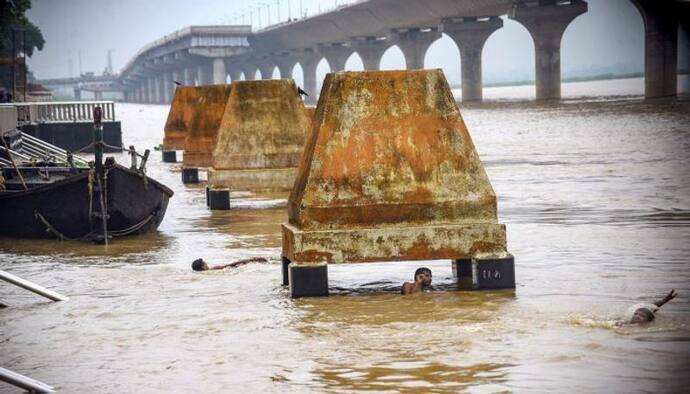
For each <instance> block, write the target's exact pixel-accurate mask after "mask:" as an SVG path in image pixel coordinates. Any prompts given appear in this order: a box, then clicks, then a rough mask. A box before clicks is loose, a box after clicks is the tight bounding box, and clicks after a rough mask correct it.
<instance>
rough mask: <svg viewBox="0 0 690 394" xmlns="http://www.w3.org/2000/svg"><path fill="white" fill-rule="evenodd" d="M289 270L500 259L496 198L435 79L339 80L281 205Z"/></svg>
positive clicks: (325, 92)
mask: <svg viewBox="0 0 690 394" xmlns="http://www.w3.org/2000/svg"><path fill="white" fill-rule="evenodd" d="M288 214H289V222H288V223H287V224H285V225H283V255H284V256H285V257H287V258H288V259H290V260H291V261H293V262H297V263H318V262H326V263H339V262H360V261H361V262H364V261H382V260H383V261H387V260H406V259H410V260H413V259H427V258H429V259H431V258H464V257H472V256H481V255H493V256H498V255H502V254H505V253H506V236H505V227H504V226H503V225H501V224H499V223H498V217H497V212H496V196H495V194H494V191H493V188H492V187H491V184H490V182H489V179H488V177H487V175H486V172H485V171H484V167H483V165H482V163H481V161H480V159H479V155H478V153H477V151H476V149H475V146H474V144H473V142H472V138H471V137H470V134H469V132H468V130H467V127H466V126H465V123H464V121H463V119H462V116H461V115H460V111H459V109H458V107H457V104H456V102H455V99H454V98H453V95H452V94H451V91H450V88H449V86H448V83H447V82H446V79H445V77H444V75H443V73H442V72H441V71H440V70H419V71H377V72H339V73H333V74H329V75H328V76H327V77H326V80H325V81H324V86H323V89H322V91H321V98H320V100H319V105H318V107H317V110H316V114H315V117H314V120H313V123H312V129H311V132H310V135H309V137H308V140H307V144H306V147H305V153H304V155H303V156H302V160H301V162H300V166H299V171H298V176H297V180H296V181H295V185H294V188H293V189H292V192H291V195H290V199H289V201H288Z"/></svg>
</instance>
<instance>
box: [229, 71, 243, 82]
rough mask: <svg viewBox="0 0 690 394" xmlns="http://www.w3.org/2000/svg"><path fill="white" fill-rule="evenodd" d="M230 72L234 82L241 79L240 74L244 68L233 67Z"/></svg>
mask: <svg viewBox="0 0 690 394" xmlns="http://www.w3.org/2000/svg"><path fill="white" fill-rule="evenodd" d="M229 74H230V80H231V81H232V82H237V81H239V80H240V75H241V74H242V70H241V69H239V68H231V69H230V73H229Z"/></svg>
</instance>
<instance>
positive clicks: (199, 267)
mask: <svg viewBox="0 0 690 394" xmlns="http://www.w3.org/2000/svg"><path fill="white" fill-rule="evenodd" d="M249 263H268V259H266V258H264V257H252V258H249V259H244V260H237V261H235V262H232V263H230V264H225V265H215V266H209V265H208V264H207V263H206V262H205V261H204V259H196V260H194V262H193V263H192V269H193V270H194V271H210V270H222V269H225V268H236V267H239V266H241V265H245V264H249Z"/></svg>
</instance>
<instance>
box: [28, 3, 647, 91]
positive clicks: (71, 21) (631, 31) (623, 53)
mask: <svg viewBox="0 0 690 394" xmlns="http://www.w3.org/2000/svg"><path fill="white" fill-rule="evenodd" d="M430 1H433V0H430ZM345 2H346V1H344V0H340V1H339V2H338V3H339V4H343V3H345ZM267 3H268V4H271V5H272V6H271V11H270V14H271V22H273V23H275V22H276V20H277V7H276V4H277V0H196V1H189V0H118V1H112V0H33V8H32V9H31V10H30V11H29V14H28V15H29V18H30V19H31V20H32V21H33V22H34V23H35V24H37V25H38V26H39V27H40V28H41V30H42V31H43V35H44V37H45V39H46V45H45V47H44V49H43V51H41V52H38V53H36V54H34V56H33V58H32V59H30V62H29V64H30V67H31V69H32V70H33V72H34V74H35V75H36V77H37V78H53V77H67V76H70V59H71V60H72V70H71V74H72V75H74V76H76V75H78V73H79V54H80V53H81V65H82V66H81V68H82V70H83V71H84V72H87V71H93V72H96V73H97V74H100V73H101V72H102V71H103V70H104V69H105V67H106V64H107V63H106V59H107V55H106V54H107V50H108V49H109V48H112V49H114V52H113V67H114V69H115V70H116V71H119V70H120V69H121V68H122V67H123V66H124V65H125V64H126V63H127V61H129V59H131V57H132V56H133V55H134V54H135V53H136V52H137V51H138V50H139V49H140V48H141V47H142V46H144V45H146V44H147V43H149V42H151V41H154V40H156V39H158V38H160V37H161V36H163V35H165V34H168V33H171V32H173V31H175V30H178V29H181V28H184V27H186V26H189V25H204V24H229V23H233V22H241V17H240V14H241V13H242V12H243V11H244V12H245V16H244V21H245V23H249V11H248V10H249V9H250V8H252V9H253V20H254V26H255V27H256V26H257V24H258V18H257V7H259V5H260V4H267ZM290 3H291V6H292V9H291V14H292V16H293V17H296V16H297V15H298V14H299V3H300V1H299V0H292V1H291V2H290ZM302 3H303V8H304V9H306V12H307V13H308V15H311V14H313V13H315V12H317V11H318V10H319V7H320V8H321V10H326V9H328V8H332V7H333V6H334V5H335V1H334V0H302ZM588 3H589V12H588V13H586V14H583V15H581V16H579V17H578V18H577V19H575V21H573V23H571V24H570V26H569V27H568V29H567V30H566V32H565V35H564V37H563V42H562V45H561V48H562V51H561V64H562V71H563V74H564V76H566V77H567V76H568V75H577V74H578V73H581V72H583V71H585V70H588V69H589V70H598V69H605V68H607V67H611V66H617V68H618V69H619V70H621V71H625V72H641V71H642V70H643V65H644V58H643V54H644V41H643V40H644V27H643V24H642V23H643V22H642V18H641V17H640V15H639V13H638V11H637V10H636V9H635V8H634V6H633V5H632V3H631V2H630V0H589V1H588ZM280 8H281V10H280V14H281V15H280V16H281V19H283V20H284V19H286V18H287V15H288V1H287V0H281V1H280ZM266 18H267V10H266V7H265V6H261V22H262V25H265V24H266V22H267V20H266ZM459 56H460V55H459V51H458V49H457V47H456V46H455V44H454V43H453V41H452V40H451V39H450V38H448V37H446V36H444V37H442V38H441V39H440V40H439V41H437V42H435V43H434V44H433V45H432V46H431V48H430V49H429V51H428V52H427V55H426V61H425V65H426V67H440V68H443V69H444V71H445V72H446V74H447V76H448V79H449V80H450V82H451V83H457V82H458V81H459V76H460V57H459ZM483 64H484V69H483V73H484V82H500V81H516V80H527V79H533V78H534V45H533V43H532V39H531V37H530V35H529V33H528V32H527V30H526V29H525V28H524V27H522V25H520V24H519V23H517V22H515V21H512V20H510V19H507V18H505V20H504V27H503V28H502V29H500V30H498V31H496V32H495V33H494V34H493V35H492V36H491V37H490V38H489V40H488V41H487V43H486V46H485V48H484V53H483ZM358 66H359V67H361V62H360V61H359V59H357V58H356V56H354V57H352V58H351V59H350V60H349V61H348V67H349V68H352V69H357V68H358ZM381 66H382V68H403V67H404V59H403V57H402V54H401V53H400V52H399V50H398V49H397V47H396V48H392V49H390V50H389V51H388V52H386V54H385V55H384V57H383V59H382V64H381ZM326 71H328V68H327V66H326V65H325V64H322V65H320V67H319V74H323V73H325V72H326ZM593 72H594V73H596V71H593Z"/></svg>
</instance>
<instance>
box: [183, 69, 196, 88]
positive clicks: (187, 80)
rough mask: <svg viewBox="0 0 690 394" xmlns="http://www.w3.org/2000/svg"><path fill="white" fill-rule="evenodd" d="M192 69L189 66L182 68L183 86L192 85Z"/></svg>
mask: <svg viewBox="0 0 690 394" xmlns="http://www.w3.org/2000/svg"><path fill="white" fill-rule="evenodd" d="M192 73H193V71H192V70H190V69H189V67H185V68H183V69H182V83H183V84H184V86H194V78H192Z"/></svg>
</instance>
